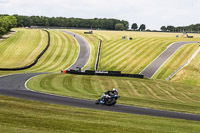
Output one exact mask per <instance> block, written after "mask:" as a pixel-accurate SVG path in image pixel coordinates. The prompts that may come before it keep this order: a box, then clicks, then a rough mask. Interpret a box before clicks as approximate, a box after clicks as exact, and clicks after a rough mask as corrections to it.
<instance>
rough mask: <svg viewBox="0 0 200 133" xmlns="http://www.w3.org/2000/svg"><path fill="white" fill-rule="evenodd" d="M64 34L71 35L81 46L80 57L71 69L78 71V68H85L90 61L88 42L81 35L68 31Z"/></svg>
mask: <svg viewBox="0 0 200 133" xmlns="http://www.w3.org/2000/svg"><path fill="white" fill-rule="evenodd" d="M62 32H64V33H67V34H69V35H71V36H72V37H74V38H75V39H76V40H77V42H78V44H79V48H80V49H79V55H78V58H77V60H76V62H75V63H74V64H72V65H71V66H70V67H69V68H67V69H68V70H69V69H77V67H78V68H83V67H84V66H85V65H86V64H87V62H88V61H89V59H90V45H89V44H88V42H87V41H86V40H85V39H84V38H83V37H82V36H80V35H78V34H75V33H72V32H68V31H62Z"/></svg>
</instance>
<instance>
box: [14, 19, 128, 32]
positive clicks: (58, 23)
mask: <svg viewBox="0 0 200 133" xmlns="http://www.w3.org/2000/svg"><path fill="white" fill-rule="evenodd" d="M14 16H15V17H16V18H17V22H18V24H17V26H18V27H22V26H24V27H30V26H45V27H69V28H93V29H106V30H127V29H128V27H129V23H128V21H125V20H118V19H106V18H94V19H82V18H65V17H45V16H22V15H14Z"/></svg>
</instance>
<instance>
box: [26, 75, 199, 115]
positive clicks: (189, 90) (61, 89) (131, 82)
mask: <svg viewBox="0 0 200 133" xmlns="http://www.w3.org/2000/svg"><path fill="white" fill-rule="evenodd" d="M27 86H28V88H30V89H32V90H35V91H40V92H47V93H53V94H57V95H64V96H69V97H76V98H83V99H90V100H97V99H98V98H99V97H100V96H101V94H102V93H103V92H105V91H107V90H110V89H112V88H117V89H118V92H119V95H120V96H121V97H120V99H119V100H118V103H120V104H128V105H135V106H141V107H148V108H154V109H162V110H172V111H178V112H187V113H196V114H200V88H199V87H196V86H188V85H184V84H179V83H174V82H166V81H163V80H149V79H134V78H124V77H101V76H83V75H68V74H67V75H66V74H45V75H40V76H37V77H34V78H32V79H31V80H30V81H29V82H28V84H27Z"/></svg>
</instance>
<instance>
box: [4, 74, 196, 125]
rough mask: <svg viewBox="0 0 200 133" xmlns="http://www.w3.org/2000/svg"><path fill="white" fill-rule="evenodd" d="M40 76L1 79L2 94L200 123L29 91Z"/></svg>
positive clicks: (158, 112)
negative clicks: (27, 83) (29, 81)
mask: <svg viewBox="0 0 200 133" xmlns="http://www.w3.org/2000/svg"><path fill="white" fill-rule="evenodd" d="M40 74H42V73H24V74H15V75H7V76H3V77H0V84H1V86H0V94H2V95H7V96H12V97H17V98H23V99H29V100H34V101H41V102H47V103H53V104H59V105H67V106H76V107H81V108H90V109H98V110H106V111H114V112H122V113H133V114H142V115H151V116H159V117H168V118H177V119H185V120H193V121H200V116H199V115H192V114H183V113H177V112H170V111H161V110H154V109H147V108H140V107H133V106H126V105H119V104H117V105H115V106H103V105H95V101H89V100H83V99H82V100H81V99H76V98H69V97H63V96H56V95H51V94H45V93H40V92H34V91H30V90H28V89H27V88H26V87H25V83H26V81H27V80H28V79H30V78H31V77H33V76H36V75H40Z"/></svg>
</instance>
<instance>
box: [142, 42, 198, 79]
mask: <svg viewBox="0 0 200 133" xmlns="http://www.w3.org/2000/svg"><path fill="white" fill-rule="evenodd" d="M190 43H199V42H197V41H190V42H176V43H173V44H171V45H170V46H168V48H167V49H165V51H163V52H162V53H161V54H160V55H159V56H158V57H157V58H156V59H155V60H153V61H152V62H151V63H150V64H149V65H148V66H147V67H146V68H145V69H144V70H143V71H142V72H140V74H142V75H144V77H145V78H152V77H153V75H154V74H155V73H156V72H157V71H158V70H159V69H160V67H161V66H162V65H163V64H164V63H165V62H166V61H167V60H168V59H169V58H170V56H172V55H173V54H174V53H175V52H176V51H177V50H178V49H179V48H180V47H181V46H183V45H185V44H190Z"/></svg>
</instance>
